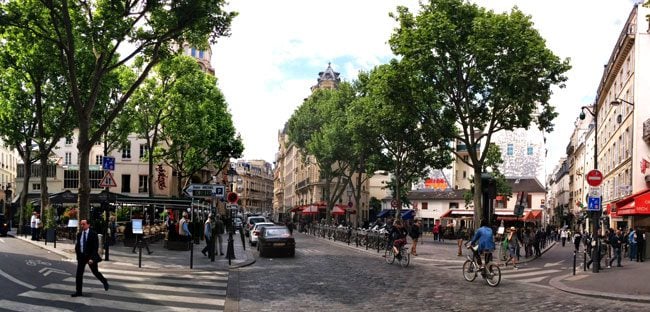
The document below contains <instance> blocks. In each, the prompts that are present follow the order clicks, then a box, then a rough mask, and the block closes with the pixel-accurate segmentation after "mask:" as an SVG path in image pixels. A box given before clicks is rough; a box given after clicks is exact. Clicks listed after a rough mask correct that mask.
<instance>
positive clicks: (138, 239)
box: [135, 234, 142, 268]
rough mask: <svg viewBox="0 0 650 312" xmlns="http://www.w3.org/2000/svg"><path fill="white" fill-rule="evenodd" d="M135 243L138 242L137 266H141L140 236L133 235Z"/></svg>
mask: <svg viewBox="0 0 650 312" xmlns="http://www.w3.org/2000/svg"><path fill="white" fill-rule="evenodd" d="M135 243H136V244H138V268H141V267H142V244H140V236H139V235H137V234H136V235H135Z"/></svg>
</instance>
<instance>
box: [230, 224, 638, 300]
mask: <svg viewBox="0 0 650 312" xmlns="http://www.w3.org/2000/svg"><path fill="white" fill-rule="evenodd" d="M296 241H297V246H298V247H297V250H296V257H295V258H258V259H257V262H256V263H255V264H253V265H252V266H248V267H243V268H239V269H236V270H232V271H231V276H232V274H236V275H237V280H238V286H239V303H238V310H240V311H413V310H416V311H431V310H434V309H444V310H442V311H494V310H500V311H521V310H526V311H547V312H550V311H562V312H566V311H587V310H588V311H611V310H612V308H614V307H615V308H617V309H620V310H626V309H630V310H639V311H642V310H645V309H647V306H646V305H642V304H638V303H633V302H624V301H613V300H607V299H599V298H589V297H584V296H579V295H573V294H569V293H565V292H562V291H559V290H557V289H554V288H552V287H549V286H542V285H535V284H530V283H522V282H518V281H514V280H508V279H503V280H502V282H501V285H499V287H497V288H492V287H489V286H487V284H486V283H485V282H484V281H483V280H481V279H480V278H477V280H475V281H474V282H471V283H470V282H466V281H465V280H464V279H463V277H462V274H461V271H460V270H450V269H444V268H442V267H441V266H440V265H439V264H436V263H428V262H425V261H413V262H412V264H411V265H410V266H409V267H407V268H402V267H400V266H399V265H398V264H397V263H395V264H392V265H389V264H387V263H386V262H385V261H384V259H383V258H382V257H381V256H380V254H377V253H371V252H366V251H359V250H355V249H352V248H347V247H344V246H340V245H337V244H332V243H331V242H327V241H323V240H320V239H315V238H313V237H309V236H304V235H302V234H299V235H296ZM255 257H258V255H257V253H255Z"/></svg>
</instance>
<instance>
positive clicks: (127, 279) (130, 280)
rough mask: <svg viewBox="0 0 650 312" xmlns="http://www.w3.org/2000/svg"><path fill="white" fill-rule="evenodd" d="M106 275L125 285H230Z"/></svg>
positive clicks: (66, 280)
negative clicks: (137, 283) (136, 283)
mask: <svg viewBox="0 0 650 312" xmlns="http://www.w3.org/2000/svg"><path fill="white" fill-rule="evenodd" d="M104 277H106V279H108V284H113V283H115V285H117V283H120V282H122V283H123V284H125V285H127V284H135V283H133V282H139V283H143V284H147V285H149V286H153V285H154V284H158V283H161V282H166V283H170V284H182V285H192V286H194V285H196V286H207V287H210V286H212V287H224V288H225V287H227V286H228V282H225V283H222V282H201V281H183V280H180V281H173V282H170V281H169V280H166V279H162V278H141V277H129V276H112V275H109V274H104ZM63 281H64V282H74V281H75V278H74V277H68V278H66V279H64V280H63ZM89 281H95V282H98V283H99V281H97V280H95V279H92V278H88V279H84V283H86V282H89ZM169 287H175V288H178V287H176V286H169Z"/></svg>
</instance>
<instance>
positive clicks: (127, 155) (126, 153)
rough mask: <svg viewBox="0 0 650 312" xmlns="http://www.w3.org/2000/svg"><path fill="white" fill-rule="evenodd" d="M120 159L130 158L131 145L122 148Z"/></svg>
mask: <svg viewBox="0 0 650 312" xmlns="http://www.w3.org/2000/svg"><path fill="white" fill-rule="evenodd" d="M122 159H131V147H125V148H123V149H122Z"/></svg>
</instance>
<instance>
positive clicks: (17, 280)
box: [0, 270, 36, 289]
mask: <svg viewBox="0 0 650 312" xmlns="http://www.w3.org/2000/svg"><path fill="white" fill-rule="evenodd" d="M0 275H2V276H4V278H6V279H8V280H10V281H12V282H14V283H16V284H18V285H20V286H23V287H25V288H29V289H36V286H34V285H31V284H28V283H25V282H23V281H21V280H19V279H17V278H15V277H13V276H11V275H9V274H7V273H6V272H5V271H3V270H0Z"/></svg>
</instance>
